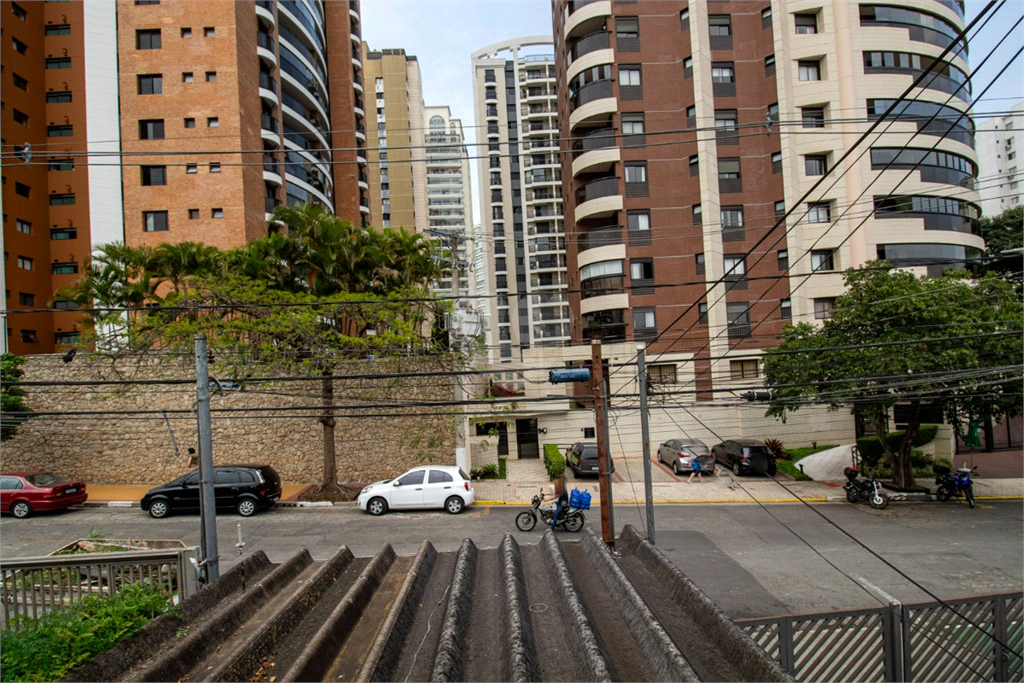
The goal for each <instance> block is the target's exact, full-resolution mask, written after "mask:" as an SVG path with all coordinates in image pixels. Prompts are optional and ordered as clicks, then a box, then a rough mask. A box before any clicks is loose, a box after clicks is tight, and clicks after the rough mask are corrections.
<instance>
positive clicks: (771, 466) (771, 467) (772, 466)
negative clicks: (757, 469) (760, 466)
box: [768, 462, 779, 477]
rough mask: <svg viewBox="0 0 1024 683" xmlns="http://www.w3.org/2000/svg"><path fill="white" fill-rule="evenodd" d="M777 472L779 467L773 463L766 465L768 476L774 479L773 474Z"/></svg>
mask: <svg viewBox="0 0 1024 683" xmlns="http://www.w3.org/2000/svg"><path fill="white" fill-rule="evenodd" d="M778 471H779V466H778V465H776V464H775V463H773V462H770V463H768V476H769V477H774V476H775V473H776V472H778Z"/></svg>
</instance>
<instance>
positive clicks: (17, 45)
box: [11, 37, 28, 55]
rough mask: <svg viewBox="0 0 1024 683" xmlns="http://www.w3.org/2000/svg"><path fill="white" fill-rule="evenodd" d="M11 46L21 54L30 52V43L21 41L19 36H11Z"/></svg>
mask: <svg viewBox="0 0 1024 683" xmlns="http://www.w3.org/2000/svg"><path fill="white" fill-rule="evenodd" d="M11 47H12V48H14V51H15V52H17V53H18V54H20V55H24V54H28V45H26V44H25V43H23V42H21V41H20V40H18V39H17V38H13V37H12V38H11Z"/></svg>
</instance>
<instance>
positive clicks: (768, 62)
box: [764, 55, 775, 77]
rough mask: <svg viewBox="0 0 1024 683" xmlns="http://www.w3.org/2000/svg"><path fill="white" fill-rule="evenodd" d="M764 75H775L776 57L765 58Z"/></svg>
mask: <svg viewBox="0 0 1024 683" xmlns="http://www.w3.org/2000/svg"><path fill="white" fill-rule="evenodd" d="M764 75H765V76H766V77H767V76H774V75H775V55H768V56H767V57H765V58H764Z"/></svg>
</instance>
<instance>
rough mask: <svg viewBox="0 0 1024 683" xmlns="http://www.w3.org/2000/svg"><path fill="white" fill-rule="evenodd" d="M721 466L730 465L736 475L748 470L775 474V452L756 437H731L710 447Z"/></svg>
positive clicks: (770, 475) (745, 472) (769, 474)
mask: <svg viewBox="0 0 1024 683" xmlns="http://www.w3.org/2000/svg"><path fill="white" fill-rule="evenodd" d="M711 454H712V455H713V456H715V460H717V461H718V462H719V463H720V464H721V465H722V466H723V467H731V468H732V471H733V473H734V474H735V475H736V476H737V477H738V476H740V475H741V474H747V473H748V472H758V473H761V474H767V475H768V476H769V477H774V476H775V471H776V465H775V454H774V453H772V451H771V449H770V448H768V447H767V446H765V445H764V444H763V443H761V442H760V441H758V440H757V439H731V440H729V441H723V442H722V443H720V444H718V445H717V446H715V447H714V448H712V449H711Z"/></svg>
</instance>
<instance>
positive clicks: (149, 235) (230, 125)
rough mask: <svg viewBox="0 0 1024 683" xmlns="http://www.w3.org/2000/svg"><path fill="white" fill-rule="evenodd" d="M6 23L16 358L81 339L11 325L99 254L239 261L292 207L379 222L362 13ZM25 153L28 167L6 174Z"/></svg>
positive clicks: (242, 8)
mask: <svg viewBox="0 0 1024 683" xmlns="http://www.w3.org/2000/svg"><path fill="white" fill-rule="evenodd" d="M86 9H87V10H88V11H85V10H86ZM0 14H2V16H3V25H4V36H5V43H4V45H3V47H2V48H0V50H2V52H0V58H2V60H3V64H4V70H5V74H4V79H3V83H2V85H0V93H2V98H3V100H4V103H5V108H4V112H3V115H2V118H3V121H2V127H3V131H4V148H3V154H4V164H5V168H4V176H5V180H6V182H5V183H4V188H3V200H4V226H3V233H4V250H5V253H9V254H10V258H9V259H7V260H6V261H5V264H4V277H5V285H6V289H7V290H9V291H10V292H11V295H10V296H9V297H8V298H7V299H6V302H5V305H6V308H7V311H6V312H7V313H8V315H6V316H5V320H6V323H7V328H8V329H7V331H6V335H5V336H6V341H7V347H8V348H10V350H12V351H14V352H16V353H22V354H24V353H45V352H52V351H53V350H55V348H57V346H59V345H60V344H62V343H68V342H72V341H74V340H75V339H76V338H77V332H76V331H75V321H76V319H77V317H78V316H77V315H76V314H75V313H74V312H73V311H71V312H58V313H51V312H43V313H32V314H10V311H12V310H17V309H26V308H47V307H48V306H49V302H50V300H51V299H52V297H53V294H54V292H55V291H56V290H57V289H58V288H60V287H63V286H67V285H70V284H72V283H73V282H74V281H75V280H76V279H77V278H78V277H79V272H80V270H81V269H82V268H83V267H84V264H85V262H86V261H87V260H88V257H89V254H90V253H91V252H92V250H93V248H94V247H95V246H96V245H98V244H101V243H105V242H112V241H123V242H125V243H127V244H128V245H149V246H153V245H156V244H159V243H162V242H183V241H196V242H204V243H206V244H209V245H212V246H216V247H220V248H230V247H238V246H242V245H244V244H246V243H247V242H250V241H252V240H254V239H256V238H258V237H261V236H263V235H266V234H267V219H268V217H269V213H270V212H271V211H272V210H273V209H274V207H275V206H276V205H278V204H282V203H288V204H292V205H294V204H300V203H305V202H315V203H320V204H323V205H325V206H328V207H330V208H331V209H332V210H334V211H335V212H336V213H337V214H338V215H339V216H341V217H343V218H347V219H349V220H351V221H353V222H356V223H357V224H361V223H365V222H366V221H364V220H363V217H362V216H363V215H365V214H368V212H369V206H370V205H369V199H368V197H367V196H366V189H367V188H368V184H367V182H366V179H368V173H367V167H366V162H367V159H366V157H365V142H364V139H365V128H366V124H365V120H364V117H365V110H364V107H365V105H364V103H363V94H362V91H363V86H362V82H363V76H362V69H363V62H362V55H361V53H360V50H359V45H360V40H361V38H360V26H359V2H358V0H348V1H347V2H327V3H325V2H323V0H280V1H279V2H275V1H274V0H258V1H257V2H255V3H253V2H249V3H245V2H223V3H209V2H205V1H201V0H164V1H163V2H159V1H157V0H118V2H116V3H89V4H88V7H87V8H86V7H85V5H84V3H83V2H81V1H79V0H76V1H72V2H61V3H55V2H47V3H42V2H23V3H18V2H9V1H6V0H5V1H4V2H2V3H0ZM328 42H330V43H331V45H332V49H331V50H330V51H328V49H327V44H328ZM7 72H10V74H11V75H10V77H8V76H7ZM24 143H29V145H30V146H31V159H30V160H29V163H28V164H23V165H17V166H11V167H8V166H7V162H8V159H9V158H10V157H11V156H13V155H14V154H15V153H18V152H19V150H17V149H16V147H19V148H21V147H25V146H26V145H25V144H24ZM335 150H337V151H335ZM20 154H21V156H27V155H26V154H25V152H24V150H22V151H21V152H20ZM119 161H120V162H122V164H121V165H120V166H118V165H117V162H119ZM57 305H58V306H59V307H63V306H65V304H60V303H58V304H57Z"/></svg>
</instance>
